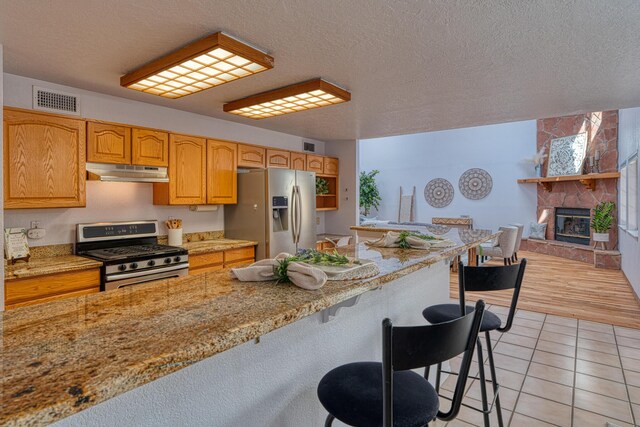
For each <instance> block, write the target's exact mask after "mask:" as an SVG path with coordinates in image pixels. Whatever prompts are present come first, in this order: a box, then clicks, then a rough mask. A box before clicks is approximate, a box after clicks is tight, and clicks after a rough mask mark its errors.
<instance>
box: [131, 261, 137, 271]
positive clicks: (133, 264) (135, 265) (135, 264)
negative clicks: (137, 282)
mask: <svg viewBox="0 0 640 427" xmlns="http://www.w3.org/2000/svg"><path fill="white" fill-rule="evenodd" d="M129 267H130V268H131V269H132V270H135V269H136V268H138V264H137V263H135V262H133V263H131V265H129Z"/></svg>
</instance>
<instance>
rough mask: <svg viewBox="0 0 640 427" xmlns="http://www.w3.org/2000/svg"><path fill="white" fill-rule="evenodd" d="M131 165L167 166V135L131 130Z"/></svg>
mask: <svg viewBox="0 0 640 427" xmlns="http://www.w3.org/2000/svg"><path fill="white" fill-rule="evenodd" d="M131 164H134V165H140V166H164V167H167V166H169V134H168V133H167V132H162V131H157V130H151V129H138V128H133V130H132V131H131Z"/></svg>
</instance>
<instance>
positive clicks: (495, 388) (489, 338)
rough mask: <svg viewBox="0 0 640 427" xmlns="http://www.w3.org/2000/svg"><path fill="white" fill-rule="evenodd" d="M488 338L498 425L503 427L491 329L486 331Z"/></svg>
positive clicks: (488, 352)
mask: <svg viewBox="0 0 640 427" xmlns="http://www.w3.org/2000/svg"><path fill="white" fill-rule="evenodd" d="M484 334H485V337H486V339H487V354H488V356H489V369H490V370H491V383H492V385H493V395H494V396H495V399H496V400H495V402H496V403H495V404H496V411H497V414H496V415H497V416H498V425H499V426H500V427H503V425H504V422H503V421H502V408H501V407H500V393H499V392H498V377H497V376H496V365H495V364H494V363H493V349H492V348H491V336H490V334H489V331H485V333H484Z"/></svg>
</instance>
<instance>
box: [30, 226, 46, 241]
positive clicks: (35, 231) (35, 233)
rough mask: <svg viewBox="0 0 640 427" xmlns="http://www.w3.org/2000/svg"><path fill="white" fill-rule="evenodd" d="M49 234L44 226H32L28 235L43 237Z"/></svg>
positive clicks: (36, 237) (34, 237) (33, 237)
mask: <svg viewBox="0 0 640 427" xmlns="http://www.w3.org/2000/svg"><path fill="white" fill-rule="evenodd" d="M46 234H47V232H46V230H45V229H44V228H30V229H29V230H27V237H28V238H30V239H42V238H43V237H44V236H45V235H46Z"/></svg>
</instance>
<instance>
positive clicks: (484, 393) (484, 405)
mask: <svg viewBox="0 0 640 427" xmlns="http://www.w3.org/2000/svg"><path fill="white" fill-rule="evenodd" d="M477 343H478V345H477V347H478V371H479V373H480V394H481V395H482V412H484V413H483V414H482V417H483V418H484V426H485V427H490V426H491V421H490V420H489V403H488V400H487V383H486V381H485V377H484V360H483V357H482V342H481V341H480V338H478V341H477Z"/></svg>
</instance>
